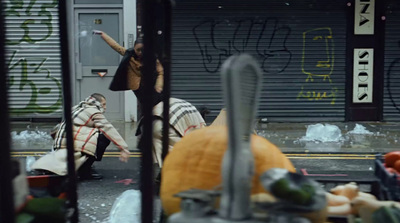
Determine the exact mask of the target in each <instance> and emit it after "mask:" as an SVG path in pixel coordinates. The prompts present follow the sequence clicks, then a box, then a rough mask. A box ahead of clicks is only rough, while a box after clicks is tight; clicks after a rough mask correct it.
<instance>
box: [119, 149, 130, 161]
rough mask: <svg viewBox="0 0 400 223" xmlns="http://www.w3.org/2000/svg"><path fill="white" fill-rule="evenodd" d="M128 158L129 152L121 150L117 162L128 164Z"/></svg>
mask: <svg viewBox="0 0 400 223" xmlns="http://www.w3.org/2000/svg"><path fill="white" fill-rule="evenodd" d="M129 156H130V152H129V150H127V149H122V150H121V153H120V155H119V160H120V161H121V162H125V163H127V162H128V159H129Z"/></svg>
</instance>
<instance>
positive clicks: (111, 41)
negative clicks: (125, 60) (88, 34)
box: [93, 30, 126, 56]
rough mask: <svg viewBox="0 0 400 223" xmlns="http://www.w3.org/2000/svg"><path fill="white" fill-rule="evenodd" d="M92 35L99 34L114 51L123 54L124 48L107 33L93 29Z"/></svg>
mask: <svg viewBox="0 0 400 223" xmlns="http://www.w3.org/2000/svg"><path fill="white" fill-rule="evenodd" d="M93 34H94V35H100V36H101V38H102V39H103V40H104V41H105V42H106V43H107V44H108V45H109V46H110V47H111V48H113V49H114V50H115V51H117V52H118V53H119V54H121V55H122V56H123V55H125V52H126V49H125V47H123V46H121V45H119V44H118V43H117V41H115V40H114V39H113V38H111V36H109V35H107V33H105V32H103V31H100V30H93Z"/></svg>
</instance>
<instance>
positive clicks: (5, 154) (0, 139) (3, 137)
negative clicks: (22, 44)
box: [0, 1, 15, 223]
mask: <svg viewBox="0 0 400 223" xmlns="http://www.w3.org/2000/svg"><path fill="white" fill-rule="evenodd" d="M4 4H5V3H4V2H3V1H2V2H0V5H1V7H0V67H1V68H0V69H1V77H0V78H1V79H0V84H1V85H0V108H1V109H0V126H1V128H0V145H1V149H0V179H1V185H0V221H1V222H4V223H14V222H15V221H14V219H15V216H14V197H13V194H14V193H13V187H12V176H11V171H10V170H11V160H10V123H9V117H8V115H9V114H8V96H7V82H6V81H7V77H6V76H7V69H8V68H6V63H5V32H4V30H5V28H4V17H3V9H4Z"/></svg>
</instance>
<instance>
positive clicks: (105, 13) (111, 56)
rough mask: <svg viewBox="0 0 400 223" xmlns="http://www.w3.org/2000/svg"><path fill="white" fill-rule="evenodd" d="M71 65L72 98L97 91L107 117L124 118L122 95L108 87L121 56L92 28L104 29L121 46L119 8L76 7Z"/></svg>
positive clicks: (120, 14)
mask: <svg viewBox="0 0 400 223" xmlns="http://www.w3.org/2000/svg"><path fill="white" fill-rule="evenodd" d="M74 24H75V27H74V29H75V37H76V38H74V39H75V65H76V85H75V86H76V88H75V90H76V92H75V94H76V97H77V99H78V101H81V100H84V99H85V98H86V97H87V96H89V95H90V94H92V93H95V92H97V93H101V94H103V95H104V96H105V97H106V99H107V111H106V113H105V115H106V117H107V118H108V119H109V120H124V94H123V92H114V91H111V90H109V89H108V87H109V86H110V83H111V81H112V78H113V76H114V74H115V71H116V70H117V68H118V64H119V62H120V59H121V56H120V55H119V53H117V52H116V51H114V50H113V49H112V48H111V47H110V46H109V45H108V44H107V43H105V42H104V40H103V39H102V38H101V37H100V36H99V35H93V34H92V31H93V30H101V31H104V32H106V33H107V34H108V35H109V36H111V37H112V38H113V39H114V40H115V41H117V42H118V43H119V44H121V45H123V44H122V43H123V35H122V33H123V32H122V27H123V26H122V10H120V9H95V10H94V9H76V10H75V22H74Z"/></svg>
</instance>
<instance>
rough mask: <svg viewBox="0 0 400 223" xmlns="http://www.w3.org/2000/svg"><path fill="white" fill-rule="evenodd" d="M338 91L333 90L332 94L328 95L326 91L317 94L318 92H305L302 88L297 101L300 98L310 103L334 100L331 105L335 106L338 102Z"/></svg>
mask: <svg viewBox="0 0 400 223" xmlns="http://www.w3.org/2000/svg"><path fill="white" fill-rule="evenodd" d="M337 92H338V89H337V88H335V87H334V88H332V90H331V93H330V94H328V93H327V92H326V91H324V92H316V91H307V92H305V91H304V87H301V91H300V92H299V94H297V100H299V99H300V98H306V99H308V100H309V101H318V100H322V99H324V98H332V101H331V105H334V104H335V101H336V95H337Z"/></svg>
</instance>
